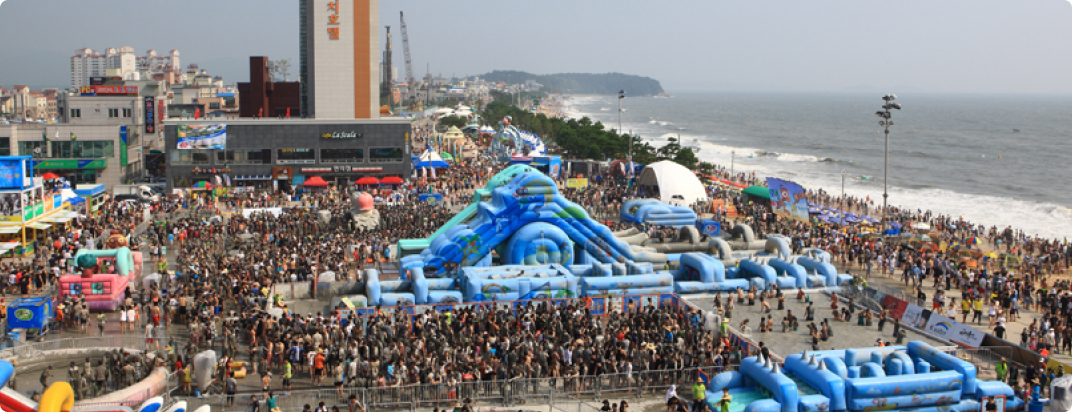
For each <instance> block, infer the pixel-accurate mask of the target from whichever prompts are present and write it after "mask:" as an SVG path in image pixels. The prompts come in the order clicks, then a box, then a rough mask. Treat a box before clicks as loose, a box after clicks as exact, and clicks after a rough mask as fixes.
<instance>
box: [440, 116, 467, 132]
mask: <svg viewBox="0 0 1072 412" xmlns="http://www.w3.org/2000/svg"><path fill="white" fill-rule="evenodd" d="M467 123H469V119H466V118H464V117H459V116H444V117H440V118H439V122H438V123H437V124H438V125H439V126H440V127H442V128H444V129H449V128H450V127H451V126H454V127H457V128H459V129H461V128H463V127H465V125H466V124H467Z"/></svg>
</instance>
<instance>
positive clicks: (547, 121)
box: [481, 94, 707, 170]
mask: <svg viewBox="0 0 1072 412" xmlns="http://www.w3.org/2000/svg"><path fill="white" fill-rule="evenodd" d="M493 97H494V94H493ZM500 97H506V98H507V101H508V96H500ZM481 116H482V117H483V118H484V121H485V122H487V123H488V124H491V125H493V126H497V125H498V124H499V122H501V121H502V120H503V119H504V118H505V117H506V116H510V117H511V121H510V122H511V124H513V125H514V126H516V127H518V128H519V129H522V130H526V131H529V132H532V133H535V134H537V135H539V136H540V137H542V138H543V141H544V144H546V145H547V146H548V149H550V150H553V151H554V152H556V153H559V154H561V155H563V157H566V158H571V159H594V160H606V159H625V158H626V157H627V154H628V153H629V145H630V143H631V144H632V146H633V161H635V162H637V163H640V164H645V165H647V164H651V163H655V162H658V161H662V160H671V161H674V162H677V163H679V164H681V165H683V166H685V167H687V168H689V169H690V170H696V169H697V167H699V166H700V162H699V160H698V159H697V158H696V155H695V153H693V152H692V150H691V149H689V148H685V147H682V146H681V143H680V142H678V141H677V139H673V138H671V139H670V143H669V144H667V145H665V146H662V147H659V148H655V147H653V146H651V145H650V144H648V143H647V142H644V141H642V140H641V139H640V137H639V136H632V138H630V136H628V135H626V134H619V133H618V131H617V130H614V129H607V128H605V127H604V126H603V123H600V122H594V123H593V122H592V119H589V118H588V117H583V118H581V119H565V120H564V119H560V118H557V117H548V116H546V115H544V114H542V113H540V114H533V113H531V112H529V111H526V110H522V109H520V108H518V107H516V106H513V105H511V104H509V103H507V102H506V101H503V100H501V99H500V98H497V99H496V100H495V101H493V102H491V103H489V104H488V105H487V107H485V109H484V111H483V113H482V114H481ZM496 128H497V127H496ZM704 166H707V165H704Z"/></svg>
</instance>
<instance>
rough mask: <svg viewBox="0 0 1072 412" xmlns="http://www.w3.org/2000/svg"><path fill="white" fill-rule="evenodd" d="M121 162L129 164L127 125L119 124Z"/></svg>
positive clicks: (124, 164) (123, 164) (121, 163)
mask: <svg viewBox="0 0 1072 412" xmlns="http://www.w3.org/2000/svg"><path fill="white" fill-rule="evenodd" d="M119 164H120V165H122V166H126V165H127V127H126V126H119Z"/></svg>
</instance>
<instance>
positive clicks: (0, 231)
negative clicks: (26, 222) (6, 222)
mask: <svg viewBox="0 0 1072 412" xmlns="http://www.w3.org/2000/svg"><path fill="white" fill-rule="evenodd" d="M20 230H22V228H21V227H18V226H4V227H0V235H11V234H15V233H19V231H20Z"/></svg>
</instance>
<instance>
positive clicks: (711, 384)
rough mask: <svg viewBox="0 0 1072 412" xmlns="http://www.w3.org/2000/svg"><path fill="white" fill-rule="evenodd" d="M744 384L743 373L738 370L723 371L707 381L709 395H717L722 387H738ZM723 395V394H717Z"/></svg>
mask: <svg viewBox="0 0 1072 412" xmlns="http://www.w3.org/2000/svg"><path fill="white" fill-rule="evenodd" d="M740 386H743V383H742V381H741V373H740V372H736V371H729V372H722V373H720V374H718V375H715V376H714V377H712V378H711V379H708V381H707V394H708V397H712V396H716V394H717V393H718V392H720V391H722V388H736V387H740ZM717 396H722V395H720V394H719V395H717Z"/></svg>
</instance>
